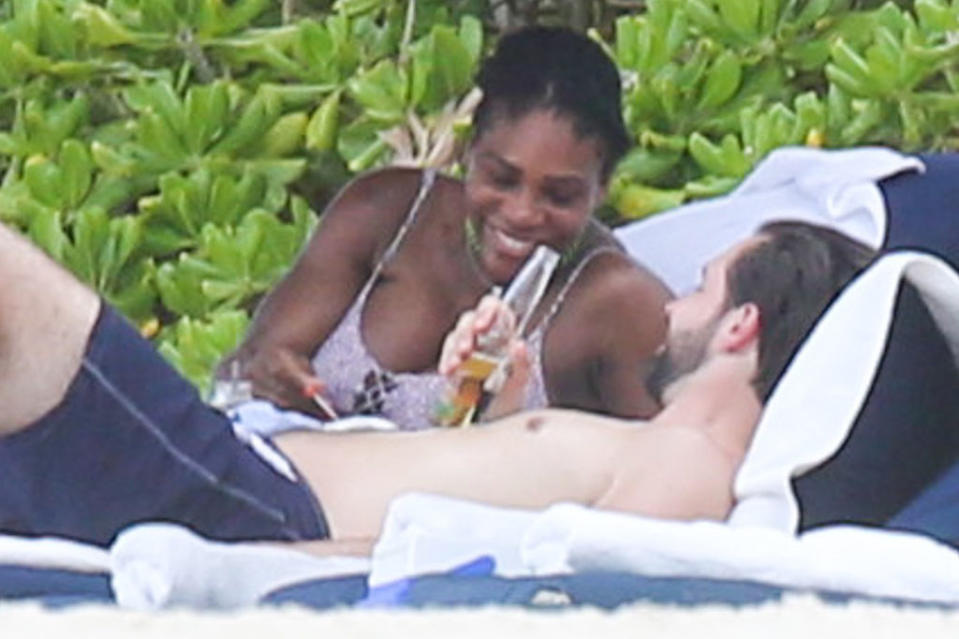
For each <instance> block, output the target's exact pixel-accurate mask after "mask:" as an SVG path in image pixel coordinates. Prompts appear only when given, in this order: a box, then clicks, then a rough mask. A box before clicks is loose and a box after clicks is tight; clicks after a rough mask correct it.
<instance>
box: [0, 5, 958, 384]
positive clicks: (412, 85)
mask: <svg viewBox="0 0 959 639" xmlns="http://www.w3.org/2000/svg"><path fill="white" fill-rule="evenodd" d="M492 4H494V3H489V2H486V1H485V0H453V1H443V0H335V1H329V2H327V1H323V0H315V1H312V2H308V1H306V0H301V1H300V2H283V3H279V2H268V1H267V0H233V1H227V0H10V1H9V2H7V3H3V4H2V5H0V172H2V181H0V220H3V221H5V222H7V223H9V224H12V225H14V226H16V227H19V228H20V229H21V230H23V231H24V232H25V233H27V234H29V235H30V236H31V237H32V238H33V240H34V241H35V242H36V243H37V244H38V245H40V246H41V247H43V248H44V250H46V251H47V252H48V253H50V254H51V255H52V256H54V257H55V258H56V259H58V260H60V261H61V262H62V263H64V264H65V265H66V266H67V267H68V268H70V269H71V270H72V271H74V272H75V273H76V274H77V275H78V276H79V277H80V278H81V279H83V280H84V281H86V282H88V283H89V284H90V285H91V286H93V287H95V288H96V289H97V290H98V291H99V292H101V293H102V294H103V295H104V296H105V297H106V298H107V299H109V300H110V301H111V302H112V303H114V304H116V305H117V306H118V307H119V308H120V309H121V310H122V311H123V312H124V313H125V314H126V315H127V316H128V317H130V318H131V319H132V320H133V321H135V322H137V323H138V324H139V325H140V326H141V327H142V328H143V331H144V333H146V334H149V335H152V336H155V338H156V340H157V343H158V345H159V347H160V350H161V352H163V353H164V355H165V356H167V357H168V358H169V359H170V360H171V361H172V362H174V364H175V365H176V366H177V367H178V368H179V369H180V370H181V371H183V372H184V373H185V374H186V375H187V376H188V377H190V379H192V380H193V381H194V382H195V383H197V384H198V385H200V386H205V385H206V384H207V381H208V377H209V371H210V370H211V368H212V365H213V363H214V362H215V361H216V360H217V359H218V358H219V357H220V355H221V354H222V353H223V352H224V351H225V350H227V349H229V348H231V347H232V346H233V345H234V344H235V343H236V341H237V340H238V339H239V338H240V335H241V334H242V331H243V330H244V329H245V327H246V325H247V322H248V321H249V313H250V311H251V309H252V307H253V305H254V304H255V303H256V301H257V300H258V299H259V297H260V296H262V295H263V293H264V292H265V291H267V290H268V289H269V288H270V287H271V286H272V285H273V283H275V281H276V280H277V278H279V277H280V276H281V275H282V273H283V272H284V271H285V269H286V268H288V267H289V265H290V264H291V262H292V261H293V259H294V258H295V256H296V255H297V253H298V252H299V251H300V250H301V249H302V246H303V244H304V242H305V241H306V240H307V238H308V237H309V234H310V233H311V232H312V229H313V227H314V226H315V223H316V212H315V210H318V209H320V208H321V207H322V205H323V201H322V199H319V200H318V199H315V198H316V194H317V193H323V194H328V193H329V192H330V191H331V190H332V189H335V188H336V187H337V186H339V185H340V184H342V182H343V180H345V179H346V178H348V177H349V176H350V175H351V174H354V173H356V172H359V171H363V170H366V169H368V168H370V167H373V166H376V165H379V164H383V163H386V162H390V161H392V160H393V159H401V160H403V161H407V162H408V161H414V162H434V161H436V160H437V158H439V157H442V156H443V155H448V154H449V152H450V151H451V150H452V149H453V148H454V144H455V142H456V140H458V139H462V136H463V135H464V133H465V129H466V128H467V125H466V124H465V122H466V120H465V118H466V117H467V116H466V115H465V114H468V111H469V104H470V102H471V98H470V97H466V96H467V93H468V91H469V90H470V88H471V85H472V78H473V75H474V73H475V71H476V68H477V65H478V62H479V60H480V58H481V57H482V55H483V53H484V51H485V50H486V49H487V48H488V47H489V46H490V45H491V44H492V42H491V40H493V39H495V38H490V37H488V34H489V32H490V25H492V24H494V23H495V22H496V18H494V17H492V14H490V13H489V12H490V11H491V5H492ZM513 4H515V7H521V6H525V5H533V4H536V5H537V7H539V5H540V4H543V3H536V2H532V0H530V1H529V2H525V4H524V2H518V3H511V6H512V5H513ZM574 4H576V3H569V5H570V6H572V5H574ZM579 4H581V5H583V6H586V5H589V6H590V7H592V9H591V11H592V15H594V16H599V15H600V14H602V16H603V18H602V19H603V20H604V21H605V20H607V19H608V18H609V16H610V15H612V14H611V13H610V12H609V11H607V10H606V9H608V7H605V6H601V5H603V3H602V2H598V1H597V0H590V1H589V2H581V3H579ZM544 6H545V5H544ZM291 7H292V8H293V10H294V13H293V14H292V15H290V14H289V9H290V8H291ZM600 9H602V11H601V10H600ZM620 12H621V10H620ZM588 13H589V12H587V14H588ZM587 14H584V13H583V12H580V17H582V15H587ZM530 15H532V14H530ZM610 24H612V23H610ZM957 28H959V0H915V1H914V2H896V3H891V2H890V3H886V4H881V3H878V2H857V1H856V0H647V1H646V2H645V3H644V8H643V10H642V11H637V12H635V13H633V14H629V15H622V16H621V17H619V18H618V19H617V20H616V21H615V25H614V27H613V28H612V29H611V30H603V35H600V33H599V31H597V32H594V33H593V35H594V37H595V38H596V39H597V40H599V41H600V42H601V43H602V44H603V46H605V47H606V48H607V50H608V51H609V52H610V55H611V56H612V57H613V58H614V60H615V61H616V62H617V64H618V65H619V67H620V69H621V72H622V76H623V79H624V88H625V90H624V103H623V109H624V114H625V117H626V121H627V124H628V126H629V128H630V131H631V133H632V135H633V136H634V142H635V147H634V148H633V150H632V151H631V152H630V153H629V154H628V156H627V157H626V158H625V159H624V161H623V162H622V163H621V164H620V165H619V167H618V168H617V171H616V173H615V174H614V176H613V181H612V184H611V188H610V198H609V204H610V208H611V210H612V211H614V218H615V219H617V220H621V219H633V218H636V217H640V216H642V215H647V214H650V213H652V212H655V211H658V210H662V209H665V208H669V207H672V206H675V205H677V204H679V203H682V202H684V201H686V200H688V199H690V198H697V197H707V196H711V195H716V194H720V193H723V192H726V191H728V190H729V189H731V188H733V187H734V186H735V185H736V184H737V183H738V182H739V180H741V179H742V177H743V176H744V175H745V174H746V173H748V172H749V171H750V169H751V168H752V167H753V166H754V165H755V164H756V163H757V162H758V161H759V160H760V159H762V157H764V156H765V155H766V154H767V153H768V152H769V151H770V150H772V149H774V148H777V147H779V146H782V145H786V144H809V145H814V146H833V147H835V146H849V145H857V144H886V145H892V146H895V147H899V148H902V149H906V150H919V149H944V148H955V147H956V146H957V137H956V125H955V118H954V117H953V115H952V114H953V113H956V112H957V110H959V91H957V88H959V87H957V84H959V79H957V61H959V44H957V43H956V39H955V33H956V30H957ZM308 199H309V202H308V201H307V200H308Z"/></svg>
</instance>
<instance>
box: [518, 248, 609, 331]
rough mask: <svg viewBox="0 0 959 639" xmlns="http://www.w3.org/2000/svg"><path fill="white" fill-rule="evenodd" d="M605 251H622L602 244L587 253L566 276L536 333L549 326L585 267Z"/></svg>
mask: <svg viewBox="0 0 959 639" xmlns="http://www.w3.org/2000/svg"><path fill="white" fill-rule="evenodd" d="M603 253H615V254H617V255H620V254H621V251H620V250H619V249H617V248H616V247H613V246H600V247H598V248H595V249H593V250H592V251H590V252H589V253H587V254H586V255H585V256H584V257H583V259H582V260H580V262H579V264H577V265H576V268H575V269H573V272H572V273H570V274H569V277H568V278H566V281H565V282H564V283H563V288H561V289H560V291H559V295H557V296H556V299H555V300H553V304H552V306H550V307H549V310H548V311H547V312H546V315H544V316H543V319H542V320H540V322H539V324H538V325H537V326H536V329H535V330H534V331H533V332H534V333H535V332H539V331H545V330H546V327H547V326H549V323H550V321H551V320H552V319H553V316H554V315H556V313H558V312H559V308H560V306H562V305H563V302H564V301H565V300H566V295H567V294H568V293H569V289H571V288H572V287H573V284H575V283H576V280H577V279H578V278H579V275H580V273H582V272H583V269H584V268H586V266H587V265H588V264H589V263H590V262H591V261H593V258H595V257H596V256H598V255H602V254H603Z"/></svg>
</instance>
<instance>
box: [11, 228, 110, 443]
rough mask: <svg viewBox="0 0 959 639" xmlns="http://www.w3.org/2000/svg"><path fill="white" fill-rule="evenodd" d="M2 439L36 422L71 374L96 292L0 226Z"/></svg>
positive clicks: (93, 316) (77, 361)
mask: <svg viewBox="0 0 959 639" xmlns="http://www.w3.org/2000/svg"><path fill="white" fill-rule="evenodd" d="M0 282H2V284H0V406H2V407H3V410H0V436H2V435H6V434H9V433H12V432H15V431H17V430H20V429H22V428H24V427H25V426H27V425H29V424H31V423H32V422H34V421H36V420H37V419H38V418H39V417H40V416H42V415H43V414H44V413H46V412H47V411H49V410H50V409H51V408H52V407H53V406H54V405H56V404H57V402H59V401H60V399H61V398H62V397H63V395H64V393H65V392H66V389H67V387H68V386H69V384H70V381H71V380H72V379H73V377H74V375H76V372H77V369H78V367H79V365H80V360H81V358H82V357H83V351H84V348H85V347H86V343H87V338H88V337H89V335H90V330H91V329H92V327H93V324H94V322H95V321H96V317H97V312H98V310H99V308H100V300H99V298H98V297H97V295H96V294H95V293H94V292H93V291H91V290H90V289H88V288H87V287H85V286H84V285H82V284H81V283H80V282H78V281H77V280H76V279H75V278H74V277H73V276H72V275H70V274H69V273H68V272H67V271H65V270H64V269H62V268H61V267H60V266H59V265H57V264H56V263H54V262H53V261H52V260H51V259H50V258H49V257H47V256H46V255H44V254H43V253H42V252H41V251H40V250H39V249H37V248H36V247H34V246H33V245H32V244H30V242H29V241H27V240H26V239H24V238H23V237H21V236H20V235H18V234H17V233H15V232H14V231H11V230H10V229H8V228H6V227H5V226H3V225H0Z"/></svg>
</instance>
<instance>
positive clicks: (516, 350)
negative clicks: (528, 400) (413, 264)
mask: <svg viewBox="0 0 959 639" xmlns="http://www.w3.org/2000/svg"><path fill="white" fill-rule="evenodd" d="M515 325H516V318H515V316H514V315H513V312H512V311H511V310H510V308H509V306H507V305H506V304H505V303H504V302H503V301H502V300H501V299H500V298H499V297H497V296H495V295H487V296H485V297H484V298H483V299H481V300H480V302H479V304H477V306H476V308H474V309H473V310H470V311H466V312H465V313H463V314H462V315H461V316H460V318H459V320H458V321H457V322H456V326H455V327H454V328H453V330H452V331H450V332H449V334H448V335H447V336H446V339H445V340H444V341H443V350H442V353H441V355H440V361H439V366H438V370H439V372H440V374H441V375H443V376H444V377H446V378H447V379H448V380H449V382H450V383H451V385H454V386H456V385H458V383H459V381H460V379H461V377H462V366H463V364H465V363H466V362H467V361H468V360H469V359H470V357H471V356H472V355H473V354H474V353H476V352H482V351H483V350H484V348H483V347H482V346H483V344H484V342H499V343H493V344H491V345H490V346H492V347H493V348H494V349H495V350H497V351H500V352H501V353H502V354H503V356H504V357H505V361H504V362H503V364H502V365H501V366H502V367H503V369H502V371H494V372H493V377H492V379H491V381H492V384H487V385H486V390H487V391H489V392H492V393H493V400H492V401H491V402H490V404H489V406H488V407H487V410H486V412H485V413H484V415H483V417H484V419H490V418H495V417H502V416H504V415H508V414H510V413H513V412H516V411H518V410H520V409H521V408H522V406H523V400H524V398H525V395H526V386H527V384H528V383H529V374H530V361H529V353H528V350H527V348H526V344H525V343H524V342H523V341H522V340H521V339H520V338H519V337H518V336H516V335H515V333H514V331H515Z"/></svg>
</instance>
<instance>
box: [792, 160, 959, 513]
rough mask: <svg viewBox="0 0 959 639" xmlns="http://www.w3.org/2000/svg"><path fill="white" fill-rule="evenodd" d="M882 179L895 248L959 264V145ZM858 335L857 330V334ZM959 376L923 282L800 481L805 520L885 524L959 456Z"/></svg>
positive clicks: (905, 298) (901, 308)
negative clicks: (828, 453) (857, 400)
mask: <svg viewBox="0 0 959 639" xmlns="http://www.w3.org/2000/svg"><path fill="white" fill-rule="evenodd" d="M922 159H923V161H924V162H925V163H926V166H927V170H926V172H925V173H923V174H919V173H915V172H910V173H904V174H901V175H897V176H894V177H892V178H890V179H887V180H885V181H883V182H881V183H880V187H881V188H882V191H883V194H884V196H885V198H886V204H887V207H888V210H889V229H888V236H887V239H886V246H887V247H888V248H891V249H892V248H919V249H924V250H927V251H931V252H933V253H936V254H938V255H939V256H941V257H943V258H944V259H946V260H947V261H949V262H950V263H951V264H952V265H953V266H954V267H959V154H944V155H929V156H922ZM850 339H855V336H850ZM957 387H959V378H957V372H956V368H955V364H954V362H953V361H952V358H951V356H950V354H949V349H948V347H947V345H946V341H945V339H944V338H943V336H942V334H941V333H940V332H939V330H938V329H937V328H936V326H935V323H934V322H933V320H932V318H931V317H930V315H929V312H928V310H927V309H926V307H925V305H924V304H923V303H922V301H921V300H920V299H919V297H918V295H917V294H916V292H915V291H914V290H913V289H912V288H911V287H910V286H905V287H903V290H902V291H900V294H899V298H898V301H897V307H896V315H895V317H894V320H893V323H892V329H891V332H890V337H889V342H888V345H887V348H886V353H885V355H884V357H883V360H882V362H881V364H880V368H879V371H878V374H877V378H876V381H875V383H874V385H873V388H872V390H871V392H870V393H869V395H868V397H867V399H866V402H865V404H864V406H863V409H862V411H861V413H860V415H859V417H858V418H857V419H856V422H855V423H854V425H853V428H852V430H851V431H850V435H849V437H848V439H847V440H846V442H845V443H844V445H843V446H842V448H841V449H840V450H839V451H838V452H837V453H836V454H835V455H834V456H833V457H832V458H830V459H829V460H827V461H826V462H825V463H824V464H822V465H820V466H819V467H817V468H815V469H813V470H811V471H809V472H808V473H806V474H805V475H803V476H802V477H800V478H798V479H797V480H795V481H794V483H793V485H794V488H795V490H796V495H797V497H798V499H799V503H800V510H801V520H800V528H801V529H806V528H810V527H813V526H818V525H822V524H828V523H839V522H851V523H862V524H875V525H878V524H885V523H886V522H888V521H889V519H890V518H891V517H893V516H894V515H895V514H896V513H898V512H899V511H900V510H902V509H903V508H905V507H906V506H907V505H908V504H909V503H910V502H911V501H912V500H913V499H915V498H916V497H917V496H918V495H919V494H920V493H921V492H922V491H923V490H924V489H925V488H926V487H927V486H928V485H929V484H930V483H931V482H933V481H934V480H935V479H936V478H937V477H938V476H939V475H941V474H942V473H943V472H944V471H945V469H946V468H948V467H949V466H951V465H952V464H953V463H955V462H956V461H957V459H959V393H957V392H956V389H957Z"/></svg>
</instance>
